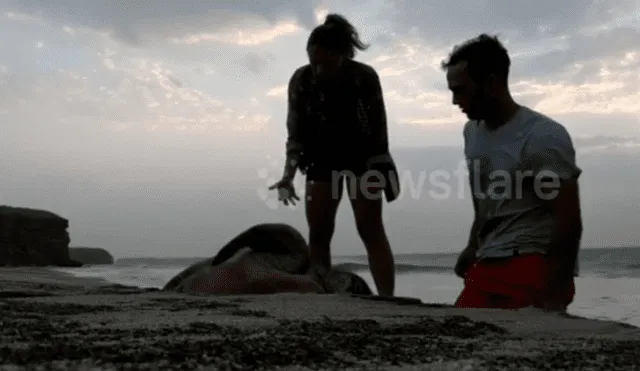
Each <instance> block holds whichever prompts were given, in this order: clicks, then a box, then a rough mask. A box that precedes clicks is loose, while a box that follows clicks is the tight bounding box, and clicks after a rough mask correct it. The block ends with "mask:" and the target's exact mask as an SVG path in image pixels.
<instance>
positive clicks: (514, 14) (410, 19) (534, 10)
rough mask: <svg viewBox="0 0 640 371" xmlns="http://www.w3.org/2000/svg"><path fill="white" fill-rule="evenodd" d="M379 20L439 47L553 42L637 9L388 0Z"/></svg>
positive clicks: (600, 4) (569, 2)
mask: <svg viewBox="0 0 640 371" xmlns="http://www.w3.org/2000/svg"><path fill="white" fill-rule="evenodd" d="M385 5H386V7H385V8H384V9H383V10H382V11H381V14H380V17H381V18H383V19H391V20H392V21H393V26H394V28H395V29H396V30H397V32H399V33H400V32H401V33H406V32H408V31H412V30H413V31H414V32H416V33H417V34H419V35H421V36H423V37H424V39H425V40H429V41H430V42H431V43H434V44H437V45H443V44H451V43H459V42H461V41H463V40H464V39H467V38H469V37H472V36H475V35H477V34H479V33H482V32H489V33H499V34H500V35H502V36H503V37H504V38H508V39H509V40H511V41H513V42H525V41H533V40H539V39H541V38H552V37H556V36H562V35H564V34H567V33H573V31H575V30H578V29H581V28H584V27H586V26H588V25H593V24H594V23H599V24H602V23H608V22H612V21H614V20H615V19H616V18H618V17H621V16H625V15H627V14H629V12H631V11H634V10H636V9H637V8H638V5H637V2H635V1H633V0H611V1H599V0H565V1H557V2H549V1H545V2H531V3H526V4H518V5H515V4H514V3H513V2H511V1H508V0H485V1H482V2H478V1H476V0H455V1H450V2H439V1H419V0H386V1H385Z"/></svg>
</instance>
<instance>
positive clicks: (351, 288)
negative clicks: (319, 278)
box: [326, 268, 373, 295]
mask: <svg viewBox="0 0 640 371" xmlns="http://www.w3.org/2000/svg"><path fill="white" fill-rule="evenodd" d="M326 282H327V285H328V286H329V287H330V290H331V292H334V293H338V294H355V295H373V291H371V288H370V287H369V285H368V284H367V282H366V281H365V280H364V279H362V277H360V276H358V275H357V274H355V273H351V272H347V271H343V270H341V269H335V268H334V269H331V270H330V271H329V272H328V274H327V277H326Z"/></svg>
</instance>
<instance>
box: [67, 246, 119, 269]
mask: <svg viewBox="0 0 640 371" xmlns="http://www.w3.org/2000/svg"><path fill="white" fill-rule="evenodd" d="M69 257H70V258H71V259H72V260H74V261H77V262H79V263H81V264H93V265H99V264H113V256H112V255H111V254H110V253H109V252H108V251H107V250H105V249H101V248H99V247H80V246H74V247H69Z"/></svg>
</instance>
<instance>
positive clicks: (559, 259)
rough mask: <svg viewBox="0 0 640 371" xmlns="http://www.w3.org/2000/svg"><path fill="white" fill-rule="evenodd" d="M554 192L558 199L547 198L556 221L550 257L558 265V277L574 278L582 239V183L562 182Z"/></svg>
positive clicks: (547, 203) (573, 181) (549, 252)
mask: <svg viewBox="0 0 640 371" xmlns="http://www.w3.org/2000/svg"><path fill="white" fill-rule="evenodd" d="M553 192H554V193H555V197H548V198H549V199H545V204H546V205H547V206H548V207H549V209H550V210H551V212H552V214H553V216H554V220H555V223H554V227H553V231H552V238H551V243H550V246H549V250H548V253H547V258H548V259H549V261H551V262H553V263H554V264H553V265H554V266H555V269H554V270H555V271H556V272H555V274H557V275H559V276H561V277H558V278H559V279H562V278H568V277H571V276H572V275H573V272H574V269H575V263H576V259H577V257H578V250H579V248H580V240H581V238H582V212H581V208H580V191H579V186H578V181H577V179H568V180H562V181H560V182H559V187H558V188H557V189H555V190H553ZM545 198H546V197H545ZM564 276H566V277H564Z"/></svg>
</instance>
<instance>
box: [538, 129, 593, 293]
mask: <svg viewBox="0 0 640 371" xmlns="http://www.w3.org/2000/svg"><path fill="white" fill-rule="evenodd" d="M538 130H539V132H538V133H537V134H536V135H535V136H533V137H532V138H531V139H530V142H529V144H528V146H527V148H526V151H527V155H528V158H529V160H530V162H531V166H532V170H533V172H534V174H535V178H534V192H535V193H536V194H537V196H538V197H539V198H540V199H541V200H542V201H543V203H544V205H545V206H546V207H548V208H549V210H550V212H551V213H552V215H553V218H554V225H553V229H552V231H551V241H550V243H549V246H548V251H547V258H548V260H549V262H550V263H551V264H550V267H551V269H552V271H551V272H550V277H549V279H550V280H552V281H556V280H557V279H560V280H562V279H564V278H567V277H571V276H572V275H573V274H574V270H575V264H576V260H577V256H578V250H579V247H580V240H581V238H582V215H581V209H580V191H579V187H578V178H579V177H580V174H581V173H582V170H581V169H580V168H579V167H578V166H577V165H576V154H575V150H574V148H573V145H572V142H571V137H570V136H569V133H568V132H567V131H566V129H565V128H564V127H563V126H561V125H559V124H557V123H553V122H542V123H541V124H540V127H539V128H538Z"/></svg>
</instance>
